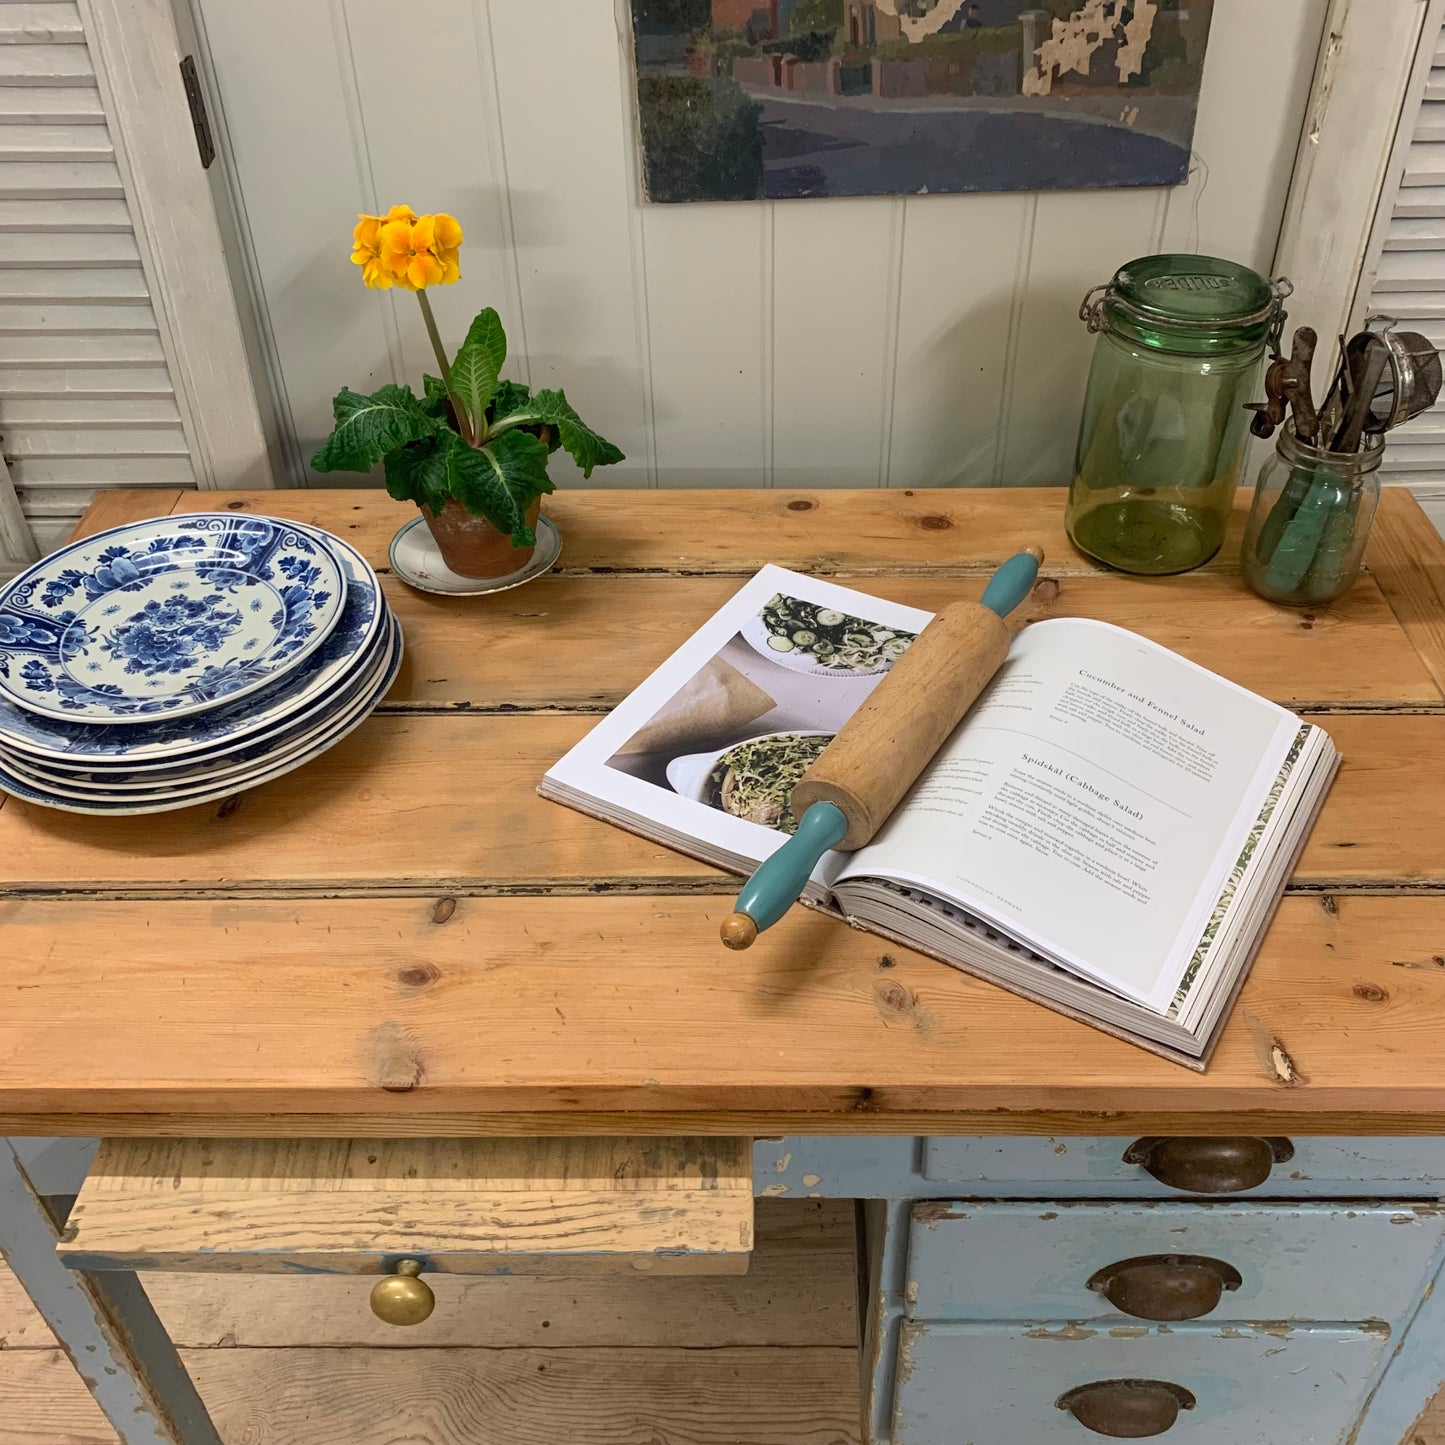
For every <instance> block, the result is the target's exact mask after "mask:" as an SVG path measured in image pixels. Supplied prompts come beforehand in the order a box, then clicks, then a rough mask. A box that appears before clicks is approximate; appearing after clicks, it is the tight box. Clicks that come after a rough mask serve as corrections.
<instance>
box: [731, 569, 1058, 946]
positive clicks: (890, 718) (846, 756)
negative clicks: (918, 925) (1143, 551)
mask: <svg viewBox="0 0 1445 1445" xmlns="http://www.w3.org/2000/svg"><path fill="white" fill-rule="evenodd" d="M1042 561H1043V550H1042V549H1041V548H1039V547H1030V548H1028V549H1027V550H1025V551H1023V552H1019V553H1018V554H1016V555H1015V556H1013V557H1010V558H1009V560H1008V561H1007V562H1005V563H1003V565H1002V566H1000V567H999V569H998V570H997V571H996V572H995V573H994V574H993V577H992V578H990V580H989V583H988V586H987V587H985V588H984V592H983V596H982V597H981V598H980V599H979V601H977V602H955V603H953V604H951V605H950V606H948V607H945V608H944V610H943V611H942V612H940V613H939V614H938V616H937V617H935V618H934V619H933V621H932V622H930V623H929V624H928V626H927V627H925V628H924V629H923V631H922V632H921V633H920V634H919V635H918V637H917V638H916V639H915V641H914V642H913V643H912V644H911V646H910V647H909V648H908V650H907V651H906V652H905V653H904V654H903V655H902V656H901V657H900V658H899V659H898V661H897V662H895V663H894V664H893V667H892V669H891V670H890V672H889V673H888V675H887V676H886V677H885V678H884V679H883V681H882V682H880V683H879V684H878V686H877V687H876V688H875V689H874V690H873V692H872V693H871V694H870V695H869V697H868V700H867V701H866V702H865V703H864V704H863V706H862V707H860V708H859V709H858V711H857V712H856V713H854V714H853V716H852V717H851V718H849V719H848V721H847V722H846V723H844V724H843V727H842V728H841V729H840V730H839V732H838V735H837V736H836V737H835V738H834V739H833V741H832V742H831V743H830V744H829V745H828V746H827V747H826V748H825V749H824V750H823V752H822V754H821V755H820V756H819V757H818V759H817V760H816V761H815V762H814V763H813V765H812V766H811V767H810V768H809V769H808V771H807V772H806V773H804V774H803V776H802V777H801V778H799V780H798V782H797V783H796V784H795V785H794V787H793V792H792V801H791V807H792V812H793V815H794V817H796V818H797V819H798V820H799V821H798V827H797V831H796V832H795V833H794V834H793V836H792V837H791V838H789V839H788V841H787V842H786V843H784V844H783V845H782V847H781V848H779V849H778V851H777V852H776V853H774V854H773V855H772V856H771V857H769V858H766V859H764V860H763V862H762V863H760V864H759V865H758V868H757V870H756V871H755V872H754V873H753V876H752V877H751V878H750V879H749V880H748V881H747V883H746V884H744V885H743V889H742V891H741V892H740V893H739V894H738V901H737V908H736V910H735V911H734V912H733V913H732V914H730V915H729V916H728V917H727V918H726V919H724V920H723V924H722V927H721V929H720V933H721V936H722V941H723V942H724V943H725V944H726V945H727V946H728V947H729V948H748V947H750V946H751V945H752V943H753V940H754V939H755V938H757V936H758V934H759V933H760V932H761V931H762V930H763V929H765V928H771V927H772V926H773V924H775V923H776V922H777V921H778V920H779V919H780V918H781V917H782V916H783V915H784V914H785V913H786V912H787V911H788V909H789V908H791V907H792V905H793V904H794V903H796V902H797V901H798V896H799V895H800V894H801V893H802V891H803V886H804V885H805V884H806V883H807V881H808V879H809V877H810V876H811V875H812V872H813V869H814V868H816V867H817V865H818V862H819V860H820V859H821V858H822V856H823V854H824V853H826V852H827V851H828V850H829V849H830V848H838V849H841V850H843V851H844V852H850V853H851V852H854V851H856V850H857V849H859V848H861V847H863V846H864V845H865V844H866V843H868V842H869V841H870V840H871V839H872V838H873V836H874V834H875V833H877V831H878V830H879V828H881V827H882V826H883V824H884V823H885V822H886V821H887V820H888V816H889V814H890V813H892V811H893V809H894V808H895V807H897V806H898V803H899V802H900V801H901V799H902V797H903V795H904V794H905V793H906V792H907V791H908V789H909V788H910V787H912V785H913V783H914V781H915V780H916V779H917V777H918V775H919V774H920V773H921V772H922V771H923V769H924V768H925V767H927V765H928V763H929V762H930V761H931V760H932V758H933V755H934V754H935V753H936V752H937V751H938V749H939V748H940V747H941V746H942V745H943V743H944V740H945V739H946V738H947V737H948V736H949V734H951V733H952V732H953V730H954V728H956V727H957V726H958V724H959V723H960V722H961V721H962V720H963V716H964V714H965V713H966V712H967V711H968V709H969V708H970V707H971V706H972V705H973V703H974V701H975V699H976V698H977V697H978V695H979V694H980V693H981V692H982V691H983V690H984V688H985V687H987V686H988V683H989V681H990V680H991V679H992V677H993V675H994V673H996V672H997V671H998V669H999V666H1000V665H1001V664H1002V662H1003V660H1004V658H1005V657H1007V656H1008V650H1009V643H1010V641H1011V634H1010V632H1009V629H1008V628H1007V627H1006V626H1005V625H1004V622H1003V618H1004V617H1006V616H1007V615H1008V614H1009V613H1010V612H1012V611H1013V609H1014V608H1015V607H1017V606H1018V605H1019V603H1021V602H1022V601H1023V600H1024V598H1025V597H1027V596H1028V595H1029V592H1030V590H1031V589H1032V588H1033V585H1034V581H1035V579H1036V578H1037V577H1038V573H1039V563H1040V562H1042Z"/></svg>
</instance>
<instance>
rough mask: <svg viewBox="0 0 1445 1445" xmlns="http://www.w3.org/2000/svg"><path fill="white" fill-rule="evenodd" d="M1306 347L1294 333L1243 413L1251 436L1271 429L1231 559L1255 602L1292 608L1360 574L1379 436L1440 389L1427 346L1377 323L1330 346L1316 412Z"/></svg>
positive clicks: (1326, 596) (1329, 597) (1306, 339)
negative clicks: (1259, 398)
mask: <svg viewBox="0 0 1445 1445" xmlns="http://www.w3.org/2000/svg"><path fill="white" fill-rule="evenodd" d="M1314 339H1315V337H1314V333H1313V332H1312V331H1309V330H1308V328H1306V327H1301V328H1300V330H1299V331H1297V332H1296V333H1295V345H1294V350H1293V353H1292V355H1291V358H1290V360H1288V361H1286V360H1285V359H1284V358H1281V357H1276V358H1275V360H1274V361H1273V362H1272V363H1271V365H1270V368H1269V371H1268V372H1267V373H1266V376H1265V394H1266V398H1267V400H1266V401H1265V402H1263V403H1256V404H1255V405H1254V407H1253V409H1254V411H1255V413H1256V414H1255V419H1254V422H1253V423H1252V425H1251V430H1252V431H1254V433H1255V435H1257V436H1269V435H1270V434H1271V433H1272V432H1273V431H1274V429H1275V427H1276V426H1280V432H1279V437H1278V439H1277V441H1276V443H1275V451H1274V454H1273V455H1272V456H1270V457H1268V458H1267V459H1266V460H1265V462H1264V464H1263V466H1261V468H1260V471H1259V476H1258V479H1257V481H1256V482H1255V488H1254V500H1253V503H1252V505H1251V507H1250V512H1249V522H1248V524H1247V526H1246V529H1245V536H1244V547H1243V553H1242V556H1241V559H1240V560H1241V566H1242V568H1243V572H1244V577H1245V580H1246V581H1247V582H1248V583H1249V585H1250V586H1251V587H1253V588H1254V590H1255V591H1256V592H1258V593H1259V595H1260V596H1261V597H1266V598H1268V599H1269V600H1270V601H1272V602H1283V603H1287V604H1289V605H1292V606H1297V607H1311V606H1314V607H1318V606H1322V605H1324V604H1325V603H1328V602H1333V601H1334V600H1335V599H1336V598H1337V597H1339V596H1341V595H1343V593H1345V592H1346V591H1347V590H1348V589H1349V587H1350V585H1351V584H1352V583H1353V582H1354V580H1355V578H1356V577H1357V576H1358V575H1359V571H1360V564H1361V562H1362V560H1363V558H1364V552H1365V543H1366V542H1367V541H1368V539H1369V534H1370V524H1371V522H1373V520H1374V516H1375V508H1376V506H1377V504H1378V502H1379V498H1380V478H1379V469H1380V462H1381V461H1382V460H1383V458H1384V454H1385V433H1386V432H1387V431H1389V430H1391V429H1392V428H1393V427H1396V426H1399V425H1400V424H1401V423H1402V422H1405V421H1408V420H1409V419H1410V418H1411V417H1415V416H1418V415H1419V414H1420V413H1421V412H1423V411H1425V410H1427V409H1428V408H1429V407H1431V406H1432V405H1433V404H1434V403H1435V400H1436V398H1437V397H1438V396H1439V394H1440V388H1441V370H1440V358H1439V356H1438V354H1437V353H1436V350H1435V348H1434V347H1433V346H1432V345H1431V344H1430V342H1429V341H1428V340H1427V339H1426V338H1425V337H1423V336H1421V335H1419V334H1418V333H1417V332H1413V331H1399V330H1396V329H1395V326H1394V322H1393V321H1392V320H1391V319H1390V318H1389V317H1376V318H1373V320H1372V321H1371V323H1370V324H1369V325H1368V326H1367V327H1366V329H1365V330H1363V331H1361V332H1359V333H1358V334H1357V335H1356V336H1354V337H1352V338H1351V339H1350V340H1349V341H1348V342H1345V341H1344V339H1343V338H1341V347H1340V360H1339V364H1338V367H1337V369H1336V372H1335V378H1334V381H1333V382H1332V383H1331V386H1330V389H1329V391H1328V393H1327V394H1326V397H1325V401H1324V404H1323V405H1322V406H1321V407H1320V408H1319V409H1318V410H1316V409H1315V406H1314V403H1313V401H1312V400H1311V399H1310V395H1309V367H1308V360H1309V354H1310V353H1311V352H1312V351H1313V347H1314ZM1301 357H1303V361H1304V365H1303V367H1301V366H1300V365H1299V361H1300V359H1301ZM1287 408H1288V410H1289V411H1290V412H1291V413H1292V415H1291V417H1290V419H1289V420H1285V412H1286V409H1287Z"/></svg>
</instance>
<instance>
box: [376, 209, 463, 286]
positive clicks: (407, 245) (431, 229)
mask: <svg viewBox="0 0 1445 1445" xmlns="http://www.w3.org/2000/svg"><path fill="white" fill-rule="evenodd" d="M378 239H379V242H380V254H381V265H382V266H383V267H384V268H385V270H386V271H387V272H388V273H389V274H390V276H391V278H392V280H393V281H394V282H395V283H396V284H397V285H398V286H404V287H405V288H406V289H407V290H408V291H421V290H424V289H425V288H426V287H428V286H449V285H450V284H451V283H452V282H453V281H456V280H457V279H459V278H460V276H461V274H462V268H461V262H460V259H459V257H458V251H459V249H460V247H461V244H462V228H461V225H460V223H459V222H458V221H457V218H456V217H455V216H448V215H447V214H446V213H445V212H441V211H439V212H437V214H436V215H427V216H421V217H416V216H413V217H411V218H410V219H407V218H405V217H398V218H397V219H396V220H390V219H388V220H387V221H386V223H385V224H384V225H382V227H381V229H380V233H379V238H378Z"/></svg>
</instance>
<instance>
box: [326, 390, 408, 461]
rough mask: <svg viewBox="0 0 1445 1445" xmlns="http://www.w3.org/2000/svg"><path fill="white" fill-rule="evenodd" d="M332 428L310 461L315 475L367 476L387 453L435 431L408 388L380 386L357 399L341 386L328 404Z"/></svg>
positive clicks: (354, 394)
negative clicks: (378, 388)
mask: <svg viewBox="0 0 1445 1445" xmlns="http://www.w3.org/2000/svg"><path fill="white" fill-rule="evenodd" d="M331 410H332V415H333V416H334V417H335V420H336V425H335V427H334V428H333V429H332V432H331V435H330V436H329V437H328V438H327V440H326V443H325V445H324V446H323V447H322V448H321V449H320V451H318V452H317V453H316V455H315V456H313V457H312V458H311V465H312V466H313V467H314V468H315V469H316V470H317V471H318V472H369V471H370V470H371V469H372V467H374V466H375V465H376V464H377V462H379V461H380V460H381V459H382V458H383V457H384V456H385V455H386V454H387V453H388V452H389V451H392V450H393V449H394V448H396V447H399V446H405V445H406V444H407V443H408V442H415V441H420V440H421V439H422V438H423V437H429V436H431V435H432V434H433V433H434V432H435V431H436V422H435V420H434V419H433V418H432V417H430V416H428V415H427V414H426V412H424V411H423V410H422V408H421V403H420V402H418V401H417V399H416V397H414V396H413V395H412V394H411V391H410V389H409V388H407V387H405V386H396V385H395V384H391V385H387V386H383V387H382V388H381V390H380V391H377V392H374V393H373V394H372V395H371V396H361V395H360V394H359V393H357V392H354V391H352V390H351V389H350V388H349V387H345V386H343V387H342V388H341V390H340V391H339V392H337V393H336V399H335V400H334V401H333V402H332V403H331Z"/></svg>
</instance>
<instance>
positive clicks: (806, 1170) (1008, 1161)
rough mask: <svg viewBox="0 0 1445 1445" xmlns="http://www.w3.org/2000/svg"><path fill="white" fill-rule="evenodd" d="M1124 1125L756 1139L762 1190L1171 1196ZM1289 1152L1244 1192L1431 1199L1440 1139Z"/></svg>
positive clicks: (1441, 1187)
mask: <svg viewBox="0 0 1445 1445" xmlns="http://www.w3.org/2000/svg"><path fill="white" fill-rule="evenodd" d="M1133 1142H1134V1136H1133V1135H1119V1136H1104V1137H1099V1138H1081V1137H1077V1136H1069V1137H1048V1136H1039V1137H1032V1136H1030V1137H1024V1136H1007V1135H1000V1136H987V1137H983V1136H977V1135H974V1136H970V1135H960V1136H958V1137H945V1136H934V1137H930V1138H914V1137H911V1136H869V1137H863V1138H858V1137H849V1136H846V1135H842V1136H840V1135H797V1134H793V1135H788V1136H786V1137H785V1138H782V1139H759V1140H757V1141H756V1142H755V1144H754V1146H753V1178H754V1189H755V1192H756V1193H757V1194H759V1195H763V1196H766V1197H785V1198H793V1199H796V1198H808V1197H816V1196H820V1197H823V1198H833V1199H905V1198H907V1199H963V1198H968V1197H970V1196H972V1197H976V1198H986V1199H1087V1198H1091V1197H1092V1198H1106V1199H1151V1198H1152V1199H1168V1198H1174V1199H1177V1198H1179V1194H1178V1192H1177V1191H1176V1190H1173V1189H1169V1188H1167V1187H1166V1186H1165V1185H1163V1184H1160V1183H1159V1182H1158V1181H1157V1180H1155V1179H1153V1178H1151V1177H1150V1175H1148V1174H1147V1173H1146V1172H1145V1171H1144V1170H1143V1169H1142V1168H1140V1167H1139V1166H1138V1165H1136V1164H1125V1163H1124V1162H1123V1157H1124V1151H1125V1150H1126V1149H1127V1148H1128V1147H1129V1145H1130V1144H1132V1143H1133ZM1293 1142H1294V1146H1295V1157H1294V1158H1293V1159H1291V1160H1289V1161H1288V1162H1287V1163H1285V1164H1282V1165H1280V1166H1278V1167H1277V1168H1276V1169H1275V1171H1274V1173H1273V1175H1272V1176H1271V1177H1270V1179H1269V1180H1268V1181H1267V1182H1266V1183H1265V1184H1263V1185H1261V1186H1260V1187H1259V1188H1258V1189H1255V1190H1251V1191H1249V1192H1248V1193H1247V1194H1246V1195H1244V1196H1242V1197H1246V1198H1247V1197H1251V1196H1257V1197H1260V1198H1268V1199H1371V1198H1384V1199H1433V1198H1436V1197H1438V1196H1440V1195H1445V1138H1429V1139H1415V1138H1381V1139H1364V1138H1358V1139H1356V1138H1343V1137H1341V1138H1323V1137H1322V1138H1306V1137H1296V1138H1295V1139H1294V1141H1293Z"/></svg>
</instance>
